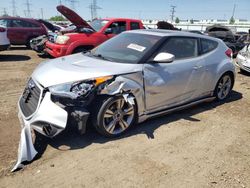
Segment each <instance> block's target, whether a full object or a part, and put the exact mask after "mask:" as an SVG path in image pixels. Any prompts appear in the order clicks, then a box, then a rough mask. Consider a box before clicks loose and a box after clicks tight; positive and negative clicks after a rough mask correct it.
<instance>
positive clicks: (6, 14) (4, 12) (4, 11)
mask: <svg viewBox="0 0 250 188" xmlns="http://www.w3.org/2000/svg"><path fill="white" fill-rule="evenodd" d="M3 16H8V13H7V9H6V8H3Z"/></svg>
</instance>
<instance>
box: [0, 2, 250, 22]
mask: <svg viewBox="0 0 250 188" xmlns="http://www.w3.org/2000/svg"><path fill="white" fill-rule="evenodd" d="M12 1H13V0H0V13H1V14H2V13H3V12H4V8H5V10H6V11H7V13H8V14H10V15H12ZM26 1H27V0H15V2H16V7H17V8H16V9H17V14H18V15H19V16H24V14H25V10H26V9H27V7H26V5H25V3H26ZM69 1H70V0H61V2H62V3H63V4H64V5H66V6H69V7H71V3H70V2H69ZM73 1H77V2H76V3H75V11H76V12H77V13H78V14H79V15H80V16H82V17H83V18H84V19H86V20H88V19H90V18H91V14H90V9H89V8H88V6H89V5H90V4H91V2H92V0H73ZM29 2H30V4H31V6H30V7H31V10H32V12H31V15H32V17H34V18H41V12H42V11H41V9H43V15H44V18H50V17H51V16H55V15H57V14H58V13H57V11H56V6H57V5H58V4H59V0H29ZM97 4H98V6H99V7H101V9H98V17H103V18H105V17H128V18H139V19H170V9H171V7H170V6H171V5H175V6H176V8H175V11H176V12H175V16H177V17H179V18H180V19H192V18H193V19H229V18H230V17H231V16H232V13H233V7H234V4H235V5H236V8H235V18H236V19H237V18H240V19H248V20H250V0H97Z"/></svg>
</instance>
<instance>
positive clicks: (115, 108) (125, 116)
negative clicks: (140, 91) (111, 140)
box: [103, 98, 135, 135]
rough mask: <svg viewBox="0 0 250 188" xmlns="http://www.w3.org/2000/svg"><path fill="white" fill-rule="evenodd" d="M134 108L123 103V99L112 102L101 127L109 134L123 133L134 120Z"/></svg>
mask: <svg viewBox="0 0 250 188" xmlns="http://www.w3.org/2000/svg"><path fill="white" fill-rule="evenodd" d="M134 115H135V114H134V106H133V105H131V104H129V103H127V102H125V100H124V99H123V98H121V99H117V100H115V101H113V102H112V103H111V104H110V105H109V106H108V108H107V109H106V111H105V113H104V117H103V125H104V128H105V129H106V131H107V132H109V133H110V134H113V135H115V134H119V133H121V132H123V131H125V130H126V129H127V128H128V127H129V126H130V125H131V123H132V121H133V119H134Z"/></svg>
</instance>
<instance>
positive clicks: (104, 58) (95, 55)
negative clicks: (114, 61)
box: [91, 54, 111, 61]
mask: <svg viewBox="0 0 250 188" xmlns="http://www.w3.org/2000/svg"><path fill="white" fill-rule="evenodd" d="M91 55H92V56H94V57H97V58H99V59H102V60H107V61H111V60H110V59H109V58H107V57H104V56H102V54H91Z"/></svg>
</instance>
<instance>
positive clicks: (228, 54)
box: [225, 48, 233, 58]
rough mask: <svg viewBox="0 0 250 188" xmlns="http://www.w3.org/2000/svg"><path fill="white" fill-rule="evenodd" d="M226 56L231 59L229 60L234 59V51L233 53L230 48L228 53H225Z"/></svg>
mask: <svg viewBox="0 0 250 188" xmlns="http://www.w3.org/2000/svg"><path fill="white" fill-rule="evenodd" d="M225 54H226V55H227V57H229V58H232V57H233V51H232V50H231V49H230V48H228V49H227V51H226V52H225Z"/></svg>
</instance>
